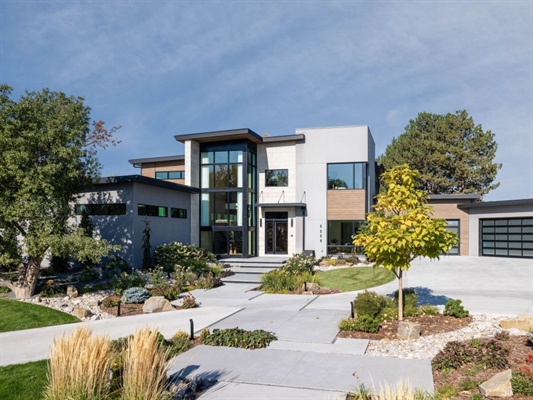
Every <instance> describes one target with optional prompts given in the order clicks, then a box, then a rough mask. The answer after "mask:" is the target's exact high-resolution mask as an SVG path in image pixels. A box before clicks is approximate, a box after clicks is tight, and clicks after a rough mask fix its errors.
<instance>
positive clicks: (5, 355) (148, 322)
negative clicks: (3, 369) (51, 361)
mask: <svg viewBox="0 0 533 400" xmlns="http://www.w3.org/2000/svg"><path fill="white" fill-rule="evenodd" d="M239 310H240V308H238V307H201V308H196V309H190V310H179V311H168V312H163V313H155V314H146V315H135V316H131V317H121V318H112V319H104V320H99V321H90V322H83V323H81V324H67V325H56V326H49V327H46V328H38V329H27V330H23V331H14V332H5V333H0V366H4V365H10V364H21V363H26V362H29V361H37V360H43V359H45V358H48V354H49V351H50V346H51V345H52V343H53V340H54V337H60V336H61V335H62V334H63V333H66V334H69V333H71V332H73V331H74V330H76V329H77V328H78V327H80V326H88V327H89V328H90V329H91V330H92V332H93V333H95V334H98V335H107V336H109V338H110V339H113V340H114V339H118V338H119V337H126V336H128V335H130V334H132V333H134V332H135V330H136V329H138V328H142V327H145V326H148V327H150V328H154V329H155V328H157V329H159V331H160V332H161V333H162V334H163V335H164V336H165V337H171V336H172V335H174V334H175V333H176V332H177V331H179V330H182V331H185V332H187V333H188V332H190V322H189V319H190V318H192V319H193V322H194V330H195V331H196V332H200V331H201V330H202V329H203V328H205V327H207V326H209V325H211V324H213V323H214V322H216V321H218V320H220V319H221V318H226V317H228V316H230V315H231V314H233V313H236V312H238V311H239Z"/></svg>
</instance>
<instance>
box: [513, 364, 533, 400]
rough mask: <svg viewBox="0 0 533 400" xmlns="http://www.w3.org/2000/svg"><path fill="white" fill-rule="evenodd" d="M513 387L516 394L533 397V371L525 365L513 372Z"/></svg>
mask: <svg viewBox="0 0 533 400" xmlns="http://www.w3.org/2000/svg"><path fill="white" fill-rule="evenodd" d="M524 367H526V368H524ZM511 387H512V388H513V393H514V394H519V395H522V396H533V369H532V368H531V367H529V366H527V365H524V366H522V367H519V368H518V369H517V370H516V371H513V376H512V378H511Z"/></svg>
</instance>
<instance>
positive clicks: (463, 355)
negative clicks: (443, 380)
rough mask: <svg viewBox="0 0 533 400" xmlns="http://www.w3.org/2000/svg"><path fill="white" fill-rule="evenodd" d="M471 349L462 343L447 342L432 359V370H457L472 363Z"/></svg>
mask: <svg viewBox="0 0 533 400" xmlns="http://www.w3.org/2000/svg"><path fill="white" fill-rule="evenodd" d="M473 359H474V356H473V354H472V350H471V347H470V346H469V345H468V344H466V343H463V342H456V341H453V342H448V343H446V346H444V349H442V350H441V351H440V352H439V353H438V354H437V355H436V356H435V358H433V361H432V365H433V368H435V369H437V370H445V369H457V368H460V367H461V366H463V365H465V364H468V363H469V362H471V361H473Z"/></svg>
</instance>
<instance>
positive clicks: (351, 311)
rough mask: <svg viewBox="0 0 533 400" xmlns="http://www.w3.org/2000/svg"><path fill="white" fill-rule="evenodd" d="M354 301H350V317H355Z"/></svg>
mask: <svg viewBox="0 0 533 400" xmlns="http://www.w3.org/2000/svg"><path fill="white" fill-rule="evenodd" d="M353 303H354V302H353V301H350V317H351V318H355V314H354V312H353Z"/></svg>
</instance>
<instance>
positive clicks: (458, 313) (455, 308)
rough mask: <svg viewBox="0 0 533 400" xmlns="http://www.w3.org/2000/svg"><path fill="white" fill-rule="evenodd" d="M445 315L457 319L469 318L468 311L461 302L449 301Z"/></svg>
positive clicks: (445, 308)
mask: <svg viewBox="0 0 533 400" xmlns="http://www.w3.org/2000/svg"><path fill="white" fill-rule="evenodd" d="M443 314H444V315H449V316H452V317H455V318H465V317H468V311H467V310H465V308H464V307H463V304H462V301H461V300H459V299H458V300H448V301H447V302H446V304H445V305H444V313H443Z"/></svg>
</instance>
